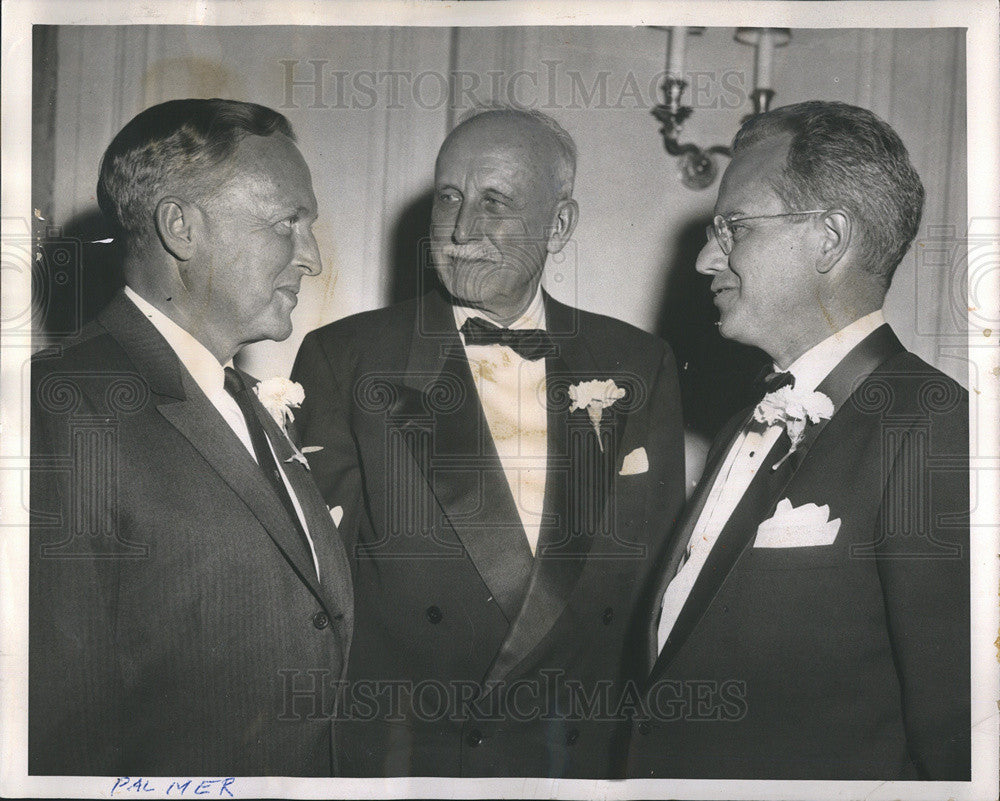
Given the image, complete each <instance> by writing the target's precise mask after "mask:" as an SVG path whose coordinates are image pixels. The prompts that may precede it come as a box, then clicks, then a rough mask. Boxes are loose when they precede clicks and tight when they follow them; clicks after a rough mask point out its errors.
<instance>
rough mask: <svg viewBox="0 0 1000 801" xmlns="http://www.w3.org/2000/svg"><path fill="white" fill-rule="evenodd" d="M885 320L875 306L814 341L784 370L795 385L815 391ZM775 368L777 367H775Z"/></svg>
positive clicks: (807, 390) (808, 390) (798, 387)
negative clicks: (836, 330) (792, 378)
mask: <svg viewBox="0 0 1000 801" xmlns="http://www.w3.org/2000/svg"><path fill="white" fill-rule="evenodd" d="M884 324H885V316H884V315H883V314H882V310H881V309H878V310H877V311H873V312H872V313H871V314H866V315H865V316H864V317H860V318H859V319H857V320H855V321H854V322H853V323H851V324H850V325H848V326H845V327H844V328H841V329H840V330H839V331H838V332H837V333H836V334H834V335H833V336H829V337H827V338H826V339H824V340H823V341H822V342H820V343H819V344H818V345H813V347H811V348H810V349H809V350H807V351H806V352H805V353H803V354H802V355H801V356H799V358H797V359H796V360H795V361H794V362H792V363H791V365H789V367H788V370H787V372H789V373H791V374H792V375H793V376H795V388H796V389H801V390H805V391H806V392H814V391H815V390H816V387H818V386H819V385H820V383H822V381H823V379H824V378H826V377H827V376H828V375H829V374H830V371H831V370H833V368H834V367H836V366H837V365H838V364H840V362H841V361H842V360H843V358H844V357H845V356H846V355H847V354H848V353H850V352H851V351H852V350H853V349H854V347H855V346H856V345H858V344H859V343H860V342H861V340H863V339H864V338H865V337H866V336H868V335H869V334H870V333H871V332H872V331H874V330H875V329H876V328H878V327H879V326H881V325H884ZM774 369H775V370H776V371H777V370H778V367H777V366H775V368H774Z"/></svg>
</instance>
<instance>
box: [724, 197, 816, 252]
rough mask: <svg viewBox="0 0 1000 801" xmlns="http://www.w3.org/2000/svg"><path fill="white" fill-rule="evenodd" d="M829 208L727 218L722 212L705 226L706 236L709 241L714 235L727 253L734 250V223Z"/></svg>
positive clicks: (796, 215)
mask: <svg viewBox="0 0 1000 801" xmlns="http://www.w3.org/2000/svg"><path fill="white" fill-rule="evenodd" d="M828 211H829V209H811V210H809V211H790V212H788V213H786V214H760V215H758V216H756V217H737V218H736V219H733V220H727V219H726V218H725V217H723V216H722V215H721V214H716V215H715V217H713V218H712V224H711V225H709V226H707V227H706V228H705V237H706V238H707V239H708V241H709V242H711V241H712V237H713V236H714V237H715V241H716V242H718V243H719V247H720V248H721V249H722V252H723V253H724V254H725V255H727V256H728V255H729V254H730V253H732V252H733V228H732V224H733V223H739V222H744V221H746V220H777V219H778V218H779V217H800V216H802V215H804V214H826V212H828Z"/></svg>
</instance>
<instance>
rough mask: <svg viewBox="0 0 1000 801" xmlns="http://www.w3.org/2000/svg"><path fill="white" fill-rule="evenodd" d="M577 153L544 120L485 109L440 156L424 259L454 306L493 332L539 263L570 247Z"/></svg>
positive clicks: (529, 294)
mask: <svg viewBox="0 0 1000 801" xmlns="http://www.w3.org/2000/svg"><path fill="white" fill-rule="evenodd" d="M574 158H575V151H574V148H573V141H572V139H570V137H569V134H567V133H566V132H565V131H563V130H562V128H560V127H559V125H558V124H557V123H556V122H555V121H554V120H552V119H550V118H548V117H546V116H545V115H544V114H538V113H537V112H526V111H520V110H516V109H490V110H487V111H483V112H481V113H478V114H475V115H474V116H472V117H471V118H469V119H467V120H465V121H464V122H462V123H461V124H460V125H459V126H458V127H457V128H455V130H453V131H452V132H451V134H449V135H448V138H447V139H445V141H444V144H443V145H441V151H440V152H439V153H438V158H437V165H436V167H435V173H434V206H433V210H432V218H431V257H432V260H433V263H434V267H435V269H436V271H437V273H438V276H439V278H440V279H441V281H442V283H443V284H444V286H445V288H446V289H447V290H448V292H449V293H450V294H451V296H452V297H453V298H454V299H455V300H456V301H457V302H459V303H460V304H462V305H464V306H470V307H473V308H476V309H479V310H482V311H483V312H485V313H486V314H487V316H490V317H492V318H493V319H494V320H495V321H497V322H499V323H501V324H504V325H506V324H508V323H509V322H511V321H513V320H515V319H517V317H518V316H519V315H520V314H521V313H523V311H524V310H525V308H526V307H527V306H528V305H529V304H530V302H531V300H532V299H533V298H534V296H535V293H536V291H537V289H538V284H539V281H540V280H541V276H542V271H543V269H544V267H545V260H546V258H547V257H548V255H549V254H551V253H558V252H559V251H560V250H562V248H563V247H564V246H565V244H566V242H567V241H569V238H570V236H571V235H572V233H573V228H574V227H575V225H576V217H577V207H576V202H575V201H574V200H573V199H572V191H573V169H574Z"/></svg>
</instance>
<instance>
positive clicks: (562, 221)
mask: <svg viewBox="0 0 1000 801" xmlns="http://www.w3.org/2000/svg"><path fill="white" fill-rule="evenodd" d="M579 214H580V207H579V206H577V204H576V201H575V200H573V198H566V199H564V200H560V201H558V202H557V203H556V208H555V214H554V215H553V217H552V230H551V231H550V232H549V241H548V242H546V244H545V247H546V250H548V252H549V253H558V252H559V251H560V250H562V249H563V248H564V247H565V246H566V243H567V242H569V239H570V237H571V236H573V229H575V228H576V220H577V217H578V216H579Z"/></svg>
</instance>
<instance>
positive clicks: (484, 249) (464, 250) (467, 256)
mask: <svg viewBox="0 0 1000 801" xmlns="http://www.w3.org/2000/svg"><path fill="white" fill-rule="evenodd" d="M439 252H440V254H441V255H442V256H443V257H444V258H446V259H452V260H454V261H489V262H500V261H502V257H501V255H500V253H499V252H498V251H497V249H496V248H494V247H492V246H491V245H489V244H487V243H483V242H473V243H470V244H468V245H456V244H454V243H451V242H449V243H448V244H446V245H442V246H441V248H440V251H439Z"/></svg>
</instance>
